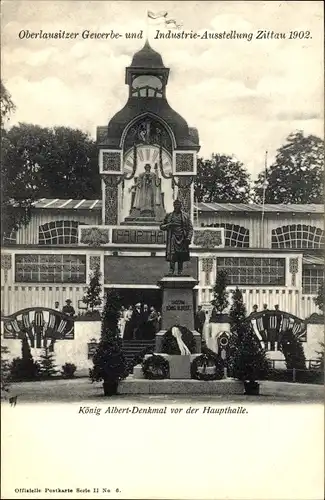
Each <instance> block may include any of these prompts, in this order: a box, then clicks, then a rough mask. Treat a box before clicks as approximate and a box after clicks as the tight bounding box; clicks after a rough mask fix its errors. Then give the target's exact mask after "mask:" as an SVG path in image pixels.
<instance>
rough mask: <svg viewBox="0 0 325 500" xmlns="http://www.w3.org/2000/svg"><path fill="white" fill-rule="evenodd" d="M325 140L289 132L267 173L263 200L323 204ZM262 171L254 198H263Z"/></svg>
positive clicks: (259, 200)
mask: <svg viewBox="0 0 325 500" xmlns="http://www.w3.org/2000/svg"><path fill="white" fill-rule="evenodd" d="M323 170H324V141H323V140H322V139H320V138H319V137H316V136H314V135H308V136H304V134H303V132H302V131H297V132H294V133H292V134H290V135H289V136H288V137H287V139H286V143H285V144H284V145H283V146H281V147H280V148H279V149H278V150H277V154H276V158H275V162H274V163H273V165H271V167H270V168H269V169H268V170H267V172H266V189H265V203H298V204H300V203H301V204H305V203H323V201H324V195H323ZM264 185H265V171H264V172H261V173H260V174H259V175H258V179H257V181H256V182H255V187H254V200H255V201H256V202H257V203H261V202H262V200H263V186H264Z"/></svg>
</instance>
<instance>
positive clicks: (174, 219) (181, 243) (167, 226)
mask: <svg viewBox="0 0 325 500" xmlns="http://www.w3.org/2000/svg"><path fill="white" fill-rule="evenodd" d="M160 229H161V230H162V231H167V244H166V260H167V261H168V262H169V266H170V272H169V273H170V274H171V275H172V274H174V273H175V264H176V262H177V274H178V275H181V274H182V272H183V263H184V262H187V261H189V260H190V250H189V246H190V243H191V240H192V237H193V225H192V222H191V219H190V217H189V216H188V215H187V214H186V213H185V212H184V211H183V210H182V204H181V202H180V201H179V200H175V201H174V211H173V212H171V213H169V214H167V215H166V216H165V218H164V220H163V223H162V224H161V226H160Z"/></svg>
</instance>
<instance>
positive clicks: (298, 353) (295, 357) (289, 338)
mask: <svg viewBox="0 0 325 500" xmlns="http://www.w3.org/2000/svg"><path fill="white" fill-rule="evenodd" d="M280 349H281V351H282V352H283V355H284V357H285V361H286V366H287V369H288V370H292V369H293V368H296V369H297V370H305V368H306V358H305V353H304V348H303V346H302V343H301V342H300V341H299V339H297V337H296V336H295V335H294V334H293V332H292V331H291V330H288V331H286V332H285V333H284V335H283V338H282V341H281V344H280Z"/></svg>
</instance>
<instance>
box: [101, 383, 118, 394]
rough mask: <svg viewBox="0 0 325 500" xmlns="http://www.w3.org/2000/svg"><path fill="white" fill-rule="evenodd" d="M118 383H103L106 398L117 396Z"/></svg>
mask: <svg viewBox="0 0 325 500" xmlns="http://www.w3.org/2000/svg"><path fill="white" fill-rule="evenodd" d="M117 388H118V381H117V380H109V381H107V380H106V381H104V382H103V389H104V396H114V395H115V394H117Z"/></svg>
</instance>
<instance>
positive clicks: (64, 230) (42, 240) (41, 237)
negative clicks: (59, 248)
mask: <svg viewBox="0 0 325 500" xmlns="http://www.w3.org/2000/svg"><path fill="white" fill-rule="evenodd" d="M78 226H79V222H75V221H71V220H55V221H52V222H47V223H46V224H43V225H42V226H39V229H38V244H39V245H70V244H72V243H78Z"/></svg>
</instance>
